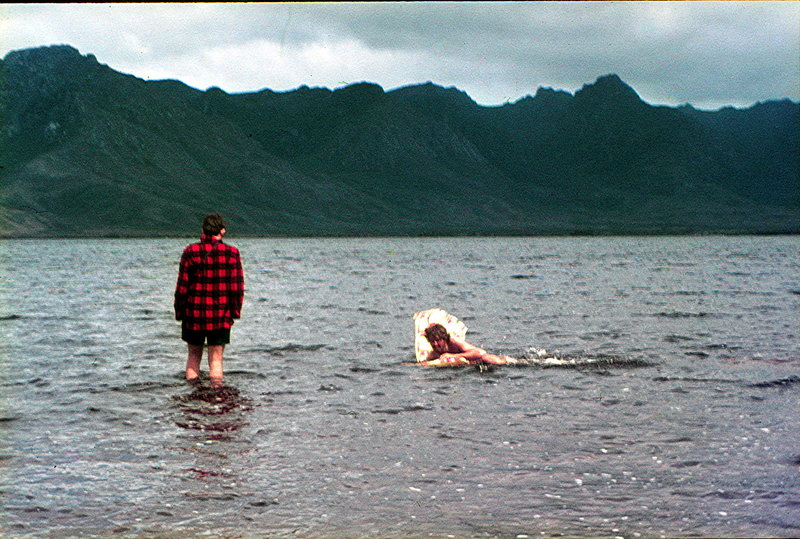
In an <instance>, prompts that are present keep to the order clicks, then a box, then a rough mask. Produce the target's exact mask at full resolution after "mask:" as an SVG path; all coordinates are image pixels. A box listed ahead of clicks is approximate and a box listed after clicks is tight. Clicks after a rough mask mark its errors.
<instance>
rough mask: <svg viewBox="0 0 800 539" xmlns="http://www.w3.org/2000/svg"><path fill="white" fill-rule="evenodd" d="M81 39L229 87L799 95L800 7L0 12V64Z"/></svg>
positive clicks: (118, 55)
mask: <svg viewBox="0 0 800 539" xmlns="http://www.w3.org/2000/svg"><path fill="white" fill-rule="evenodd" d="M51 44H69V45H72V46H74V47H75V48H77V49H78V50H80V52H81V53H83V54H89V53H91V54H94V55H95V56H96V57H97V59H98V61H100V62H101V63H103V64H107V65H108V66H110V67H111V68H113V69H115V70H117V71H121V72H124V73H130V74H133V75H136V76H138V77H141V78H144V79H164V78H171V79H178V80H181V81H183V82H185V83H187V84H189V85H190V86H193V87H196V88H199V89H202V90H205V89H206V88H208V87H211V86H218V87H220V88H222V89H223V90H225V91H227V92H249V91H257V90H261V89H264V88H269V89H272V90H276V91H283V90H290V89H293V88H296V87H298V86H301V85H303V84H307V85H309V86H322V87H327V88H337V87H339V86H342V85H346V84H351V83H354V82H359V81H369V82H375V83H377V84H380V85H381V86H382V87H383V88H384V89H386V90H390V89H393V88H397V87H400V86H405V85H409V84H417V83H421V82H426V81H432V82H434V83H436V84H439V85H441V86H455V87H457V88H459V89H461V90H464V91H465V92H467V93H468V94H469V95H470V96H471V97H472V98H473V99H474V100H475V101H477V102H478V103H480V104H482V105H498V104H501V103H504V102H506V101H516V100H517V99H519V98H521V97H523V96H525V95H527V94H532V93H534V92H535V91H536V88H538V87H539V86H545V87H552V88H556V89H562V90H567V91H569V92H574V91H575V90H578V89H580V87H581V86H583V85H584V84H586V83H591V82H593V81H594V80H595V79H596V78H597V77H598V76H600V75H604V74H607V73H616V74H618V75H619V76H620V77H621V78H622V79H623V80H624V81H626V82H627V83H628V84H630V85H631V86H632V87H633V88H634V89H635V90H636V91H637V92H638V93H639V95H640V96H641V97H642V98H643V99H644V100H645V101H647V102H649V103H652V104H665V105H679V104H683V103H691V104H693V105H695V106H696V107H699V108H705V109H715V108H719V107H721V106H725V105H733V106H737V107H746V106H750V105H752V104H754V103H756V102H758V101H762V100H766V99H780V98H784V97H789V98H791V99H793V100H795V101H800V2H798V1H796V0H792V1H779V2H761V1H749V2H729V1H722V2H685V1H677V2H671V1H660V2H602V1H598V2H490V3H481V2H330V3H292V2H285V3H239V4H237V3H225V4H214V3H186V4H175V3H170V4H81V3H78V4H0V56H5V54H6V53H7V52H8V51H10V50H15V49H22V48H28V47H37V46H42V45H51Z"/></svg>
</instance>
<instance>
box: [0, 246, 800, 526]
mask: <svg viewBox="0 0 800 539" xmlns="http://www.w3.org/2000/svg"><path fill="white" fill-rule="evenodd" d="M192 241H196V240H195V239H192V238H187V239H181V240H68V241H56V240H52V241H51V240H13V241H3V242H1V243H0V298H1V299H0V301H2V303H0V354H2V378H1V379H0V385H2V409H0V433H1V436H0V466H2V470H3V472H2V474H0V479H1V480H2V485H0V488H1V490H2V503H3V514H2V520H1V521H0V522H1V523H2V533H3V535H5V536H10V537H25V536H36V537H41V536H48V537H61V536H67V535H69V536H90V535H104V536H105V535H120V536H125V535H136V536H164V535H170V536H196V535H197V536H199V535H211V536H223V535H224V536H226V537H251V536H262V537H263V536H270V537H282V536H300V537H343V536H349V537H398V536H408V537H422V536H432V537H451V536H455V537H509V538H515V537H517V536H520V535H527V536H529V537H536V536H542V535H545V536H554V535H567V536H586V535H589V536H625V537H639V536H641V537H658V536H662V535H664V536H682V537H690V536H709V535H710V536H771V537H772V536H777V537H797V536H800V419H798V418H800V339H798V328H800V278H799V277H800V271H799V270H800V261H799V260H798V253H800V237H796V236H793V237H657V238H460V239H437V238H430V239H410V238H404V239H237V238H236V237H235V235H234V234H231V236H229V240H228V241H229V242H230V243H232V244H234V245H236V246H238V247H239V248H240V249H241V251H242V256H243V262H244V267H245V277H246V286H247V292H246V299H245V308H244V311H243V318H242V320H241V321H240V322H238V323H237V324H236V325H235V326H234V330H233V341H232V343H231V345H230V346H229V347H228V349H227V350H226V363H225V369H226V378H225V385H224V386H223V387H222V388H212V387H210V386H209V385H208V384H207V382H202V383H200V384H196V385H190V384H188V383H186V382H185V381H184V380H183V379H182V376H183V367H184V364H185V354H186V351H185V346H184V344H183V343H182V342H181V341H180V339H179V333H180V330H179V325H178V323H176V322H175V321H174V319H173V314H172V293H173V290H174V285H175V279H176V276H177V263H178V259H179V256H180V253H181V250H182V248H183V247H184V245H186V244H187V243H190V242H192ZM431 307H442V308H444V309H447V310H448V311H450V312H452V313H453V314H455V315H457V316H459V317H460V318H461V319H462V320H464V321H465V323H466V324H467V325H468V326H469V327H470V333H469V335H468V336H469V340H470V341H471V342H474V343H475V344H478V345H480V346H483V347H484V348H487V349H488V350H490V351H492V352H495V353H500V354H508V355H511V356H517V357H533V356H535V354H536V351H537V350H540V349H546V350H547V351H548V352H549V353H551V354H555V355H557V356H558V357H560V358H562V359H564V360H565V361H568V362H569V365H568V366H560V367H548V366H543V365H539V366H537V365H532V366H525V367H497V368H494V369H491V370H486V371H481V370H479V369H477V368H472V367H470V368H466V369H426V368H420V367H417V366H407V365H403V363H404V362H407V361H410V360H412V359H413V335H412V333H413V324H412V320H411V316H412V314H413V313H414V312H416V311H419V310H423V309H427V308H431ZM205 367H206V365H205V362H204V368H205Z"/></svg>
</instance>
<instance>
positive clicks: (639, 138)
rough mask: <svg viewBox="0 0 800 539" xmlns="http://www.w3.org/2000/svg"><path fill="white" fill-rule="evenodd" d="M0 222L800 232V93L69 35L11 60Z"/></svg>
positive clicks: (73, 227)
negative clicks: (189, 49)
mask: <svg viewBox="0 0 800 539" xmlns="http://www.w3.org/2000/svg"><path fill="white" fill-rule="evenodd" d="M0 72H2V76H0V107H2V108H0V111H2V137H0V143H2V149H3V151H2V156H0V157H1V158H2V163H0V165H1V166H2V167H3V168H2V169H0V208H2V211H0V237H50V236H153V235H155V236H174V235H185V234H191V233H193V232H194V231H195V230H196V229H197V226H198V224H197V223H198V221H199V219H200V218H201V217H202V214H203V213H205V212H208V211H214V210H219V211H221V212H222V213H223V214H224V215H226V217H227V218H228V219H229V221H230V225H231V229H232V230H236V231H237V234H241V235H253V236H373V235H519V234H523V235H550V234H677V233H688V234H695V233H701V234H703V233H705V234H708V233H729V234H747V233H756V234H767V233H769V234H772V233H798V232H800V173H799V172H798V169H799V168H800V167H799V166H798V155H800V137H799V136H798V118H799V117H800V114H799V113H798V111H799V110H800V105H798V104H797V103H793V102H791V101H789V100H778V101H765V102H759V103H757V104H755V105H753V106H752V107H749V108H747V109H734V108H723V109H720V110H719V111H701V110H698V109H695V108H694V107H691V106H690V105H684V106H681V107H674V108H673V107H666V106H653V105H650V104H648V103H646V102H644V101H643V100H641V98H640V97H639V95H638V94H637V92H636V91H635V90H634V89H633V88H632V87H631V86H629V85H628V84H626V83H625V82H624V81H622V79H620V78H619V77H618V76H617V75H615V74H606V75H602V76H600V77H598V78H597V80H596V81H594V82H593V83H587V84H585V85H584V86H583V87H582V88H581V89H580V90H578V91H576V92H575V93H574V94H571V93H569V92H566V91H563V90H555V89H552V88H542V87H540V88H538V89H537V90H536V92H535V94H534V95H533V96H530V95H528V96H525V97H523V98H521V99H519V100H518V101H516V102H513V103H507V104H504V105H500V106H495V107H485V106H482V105H478V104H477V103H475V101H474V100H472V99H471V98H470V97H469V96H468V95H467V94H466V93H465V92H463V91H461V90H459V89H457V88H454V87H450V88H444V87H441V86H438V85H436V84H434V83H432V82H430V81H428V82H425V83H422V84H412V85H408V86H404V87H401V88H397V89H394V90H390V91H385V90H384V89H383V88H381V87H380V86H379V85H377V84H374V83H370V82H366V81H364V82H359V83H355V84H352V85H348V86H345V87H341V88H337V89H334V90H331V89H327V88H310V87H308V86H301V87H299V88H297V89H295V90H290V91H286V92H275V91H272V90H269V89H263V90H260V91H258V92H244V93H234V94H228V93H226V92H224V91H223V90H221V89H219V88H213V87H212V88H209V89H207V90H205V91H201V90H197V89H195V88H191V87H189V86H188V85H186V84H184V83H182V82H180V81H175V80H166V81H144V80H142V79H139V78H137V77H134V76H132V75H126V74H123V73H119V72H117V71H115V70H113V69H112V68H110V67H108V66H106V65H104V64H101V63H99V62H98V61H97V59H96V58H95V57H94V56H93V55H91V54H88V55H82V54H81V53H80V52H79V51H78V50H77V49H74V48H73V47H70V46H68V45H65V46H55V47H40V48H36V49H25V50H22V51H12V52H10V53H8V54H7V55H6V57H5V58H4V59H3V60H2V61H1V62H0Z"/></svg>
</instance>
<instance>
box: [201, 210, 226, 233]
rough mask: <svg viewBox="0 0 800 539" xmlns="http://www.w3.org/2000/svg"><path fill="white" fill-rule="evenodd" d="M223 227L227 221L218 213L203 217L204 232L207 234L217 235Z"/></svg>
mask: <svg viewBox="0 0 800 539" xmlns="http://www.w3.org/2000/svg"><path fill="white" fill-rule="evenodd" d="M223 228H225V221H224V220H223V219H222V216H221V215H220V214H218V213H211V214H209V215H206V218H205V219H203V234H205V235H206V236H216V235H217V234H219V233H220V232H221V231H222V229H223Z"/></svg>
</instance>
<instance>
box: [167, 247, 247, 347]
mask: <svg viewBox="0 0 800 539" xmlns="http://www.w3.org/2000/svg"><path fill="white" fill-rule="evenodd" d="M243 301H244V271H243V270H242V260H241V258H240V256H239V250H238V249H237V248H236V247H233V246H232V245H227V244H225V243H222V241H221V240H217V239H216V238H214V237H211V236H206V235H205V234H203V235H202V236H201V237H200V243H194V244H192V245H189V246H188V247H186V249H184V250H183V255H182V256H181V264H180V270H179V271H178V284H177V285H176V286H175V319H176V320H181V321H183V323H184V325H185V326H186V327H187V328H188V329H190V330H193V331H213V330H216V329H228V328H230V327H231V326H232V325H233V321H234V320H235V319H238V318H239V317H240V316H241V314H242V302H243Z"/></svg>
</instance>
